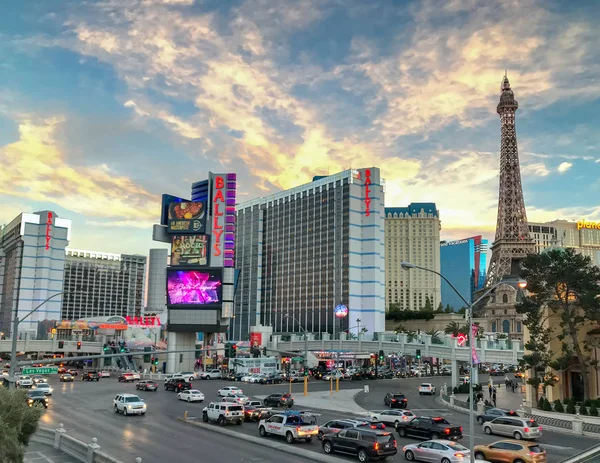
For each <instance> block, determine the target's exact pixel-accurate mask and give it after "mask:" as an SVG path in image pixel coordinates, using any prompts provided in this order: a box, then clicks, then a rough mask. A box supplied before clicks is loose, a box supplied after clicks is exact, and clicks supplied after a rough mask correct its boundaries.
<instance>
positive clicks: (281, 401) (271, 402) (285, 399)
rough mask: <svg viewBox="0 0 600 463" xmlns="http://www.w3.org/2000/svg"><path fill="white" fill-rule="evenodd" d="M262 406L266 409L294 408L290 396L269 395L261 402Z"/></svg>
mask: <svg viewBox="0 0 600 463" xmlns="http://www.w3.org/2000/svg"><path fill="white" fill-rule="evenodd" d="M263 404H265V405H266V406H267V407H269V406H270V407H288V408H292V407H293V406H294V398H293V397H292V394H271V395H269V396H267V397H265V399H264V400H263Z"/></svg>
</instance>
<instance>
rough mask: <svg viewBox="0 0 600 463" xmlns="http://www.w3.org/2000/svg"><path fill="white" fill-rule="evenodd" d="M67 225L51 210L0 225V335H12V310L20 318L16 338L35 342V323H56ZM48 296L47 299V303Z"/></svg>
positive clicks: (61, 284)
mask: <svg viewBox="0 0 600 463" xmlns="http://www.w3.org/2000/svg"><path fill="white" fill-rule="evenodd" d="M70 239H71V221H70V220H68V219H63V218H61V217H58V216H57V215H56V213H54V212H53V211H41V212H35V213H33V214H29V213H22V214H19V215H18V216H17V217H16V218H15V219H14V220H13V221H12V222H10V223H9V224H8V225H6V226H4V227H2V237H1V240H0V332H2V333H3V336H5V337H9V336H12V333H13V326H12V322H13V318H14V314H15V310H16V311H18V316H19V318H23V317H24V316H25V315H27V314H28V313H29V312H31V311H32V310H33V309H35V308H36V307H38V306H40V304H42V305H41V306H40V307H39V309H38V310H37V311H35V312H34V313H32V314H31V315H29V316H28V317H27V319H25V320H23V321H22V322H21V323H19V329H18V333H17V336H21V337H28V338H31V339H33V338H35V337H36V336H37V333H38V323H39V322H41V321H43V320H59V319H60V312H61V310H60V309H61V304H62V299H63V294H62V291H63V274H64V267H65V249H66V247H67V244H68V243H69V240H70ZM49 298H51V299H49Z"/></svg>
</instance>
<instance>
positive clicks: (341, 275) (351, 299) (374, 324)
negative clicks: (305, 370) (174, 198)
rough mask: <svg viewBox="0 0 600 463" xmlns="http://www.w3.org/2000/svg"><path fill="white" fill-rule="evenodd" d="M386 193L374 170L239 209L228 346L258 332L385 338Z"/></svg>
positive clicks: (348, 174)
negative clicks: (344, 311)
mask: <svg viewBox="0 0 600 463" xmlns="http://www.w3.org/2000/svg"><path fill="white" fill-rule="evenodd" d="M384 193H385V187H384V180H383V179H382V178H381V176H380V171H379V169H378V168H376V167H371V168H364V169H358V170H355V169H349V170H346V171H343V172H340V173H337V174H333V175H328V176H324V177H314V178H313V181H312V182H310V183H307V184H305V185H301V186H298V187H296V188H292V189H290V190H286V191H282V192H279V193H275V194H272V195H270V196H265V197H261V198H257V199H254V200H251V201H248V202H245V203H241V204H238V206H237V241H236V268H237V269H238V270H239V271H240V272H239V280H238V285H237V290H236V295H235V302H234V318H233V320H232V326H231V331H230V333H229V338H230V339H235V340H246V339H248V335H249V331H250V327H251V326H254V325H259V324H260V325H264V326H271V327H272V328H273V332H274V333H300V332H302V330H303V329H305V330H306V331H307V332H309V333H324V332H328V333H339V332H341V331H344V330H348V329H350V331H351V332H354V331H355V330H356V332H358V330H357V329H356V328H355V325H357V324H358V325H359V326H360V327H361V328H366V329H367V332H366V333H367V334H366V335H365V337H366V338H369V337H371V336H372V335H373V333H376V332H382V331H384V328H385V327H384V325H385V278H384V277H385V275H384V271H385V266H384V258H385V255H384V222H383V221H384ZM340 304H343V305H345V306H347V307H348V309H349V313H348V315H347V316H346V317H345V318H343V319H338V318H336V317H335V315H334V309H335V307H336V306H338V305H340ZM357 320H360V321H358V322H357ZM352 328H354V329H352Z"/></svg>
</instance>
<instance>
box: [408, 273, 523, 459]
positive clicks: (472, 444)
mask: <svg viewBox="0 0 600 463" xmlns="http://www.w3.org/2000/svg"><path fill="white" fill-rule="evenodd" d="M400 266H401V267H402V268H403V269H404V270H410V269H411V268H414V269H418V270H423V271H425V272H430V273H435V274H436V275H438V276H439V277H440V278H441V279H443V280H444V281H445V282H446V283H448V286H450V287H451V288H452V290H453V291H454V292H455V293H456V294H457V295H458V297H460V298H461V299H462V300H463V302H464V303H465V304H466V308H467V309H466V313H465V316H466V319H467V325H468V329H469V346H471V348H472V349H473V348H474V346H475V344H474V341H475V340H474V339H473V307H474V306H476V305H477V304H478V303H479V302H480V301H482V300H483V299H484V298H485V297H487V296H488V295H489V294H490V293H491V292H492V291H494V290H495V289H496V288H498V287H499V286H500V285H503V284H506V283H508V281H506V280H505V281H500V282H498V283H496V284H494V285H492V286H491V287H490V288H488V289H487V291H485V292H484V293H483V294H482V295H481V296H480V297H479V298H478V299H477V300H476V301H475V302H469V301H467V300H466V299H465V298H464V296H463V295H462V294H461V293H460V292H459V291H458V289H456V287H455V286H454V285H453V284H452V283H450V281H448V279H447V278H446V277H445V276H444V275H442V274H441V273H439V272H436V271H435V270H431V269H429V268H425V267H419V266H418V265H415V264H411V263H410V262H402V263H401V264H400ZM516 283H517V286H518V287H519V288H521V289H524V288H526V287H527V282H526V281H525V280H521V279H517V281H516ZM469 358H470V360H469V370H470V384H471V394H470V397H469V447H470V450H471V463H475V454H474V453H473V448H474V447H475V405H474V403H475V401H474V400H473V387H472V384H473V383H472V381H473V378H474V377H475V375H474V370H475V365H474V363H473V355H470V356H469Z"/></svg>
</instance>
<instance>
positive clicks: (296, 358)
mask: <svg viewBox="0 0 600 463" xmlns="http://www.w3.org/2000/svg"><path fill="white" fill-rule="evenodd" d="M302 360H303V358H302V357H292V361H293V362H301V361H302Z"/></svg>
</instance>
